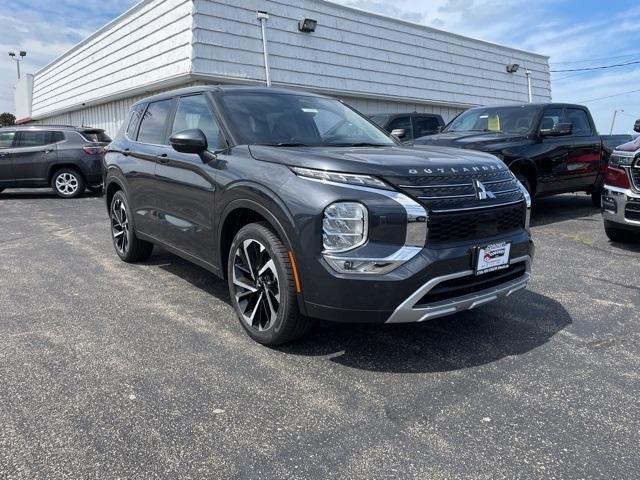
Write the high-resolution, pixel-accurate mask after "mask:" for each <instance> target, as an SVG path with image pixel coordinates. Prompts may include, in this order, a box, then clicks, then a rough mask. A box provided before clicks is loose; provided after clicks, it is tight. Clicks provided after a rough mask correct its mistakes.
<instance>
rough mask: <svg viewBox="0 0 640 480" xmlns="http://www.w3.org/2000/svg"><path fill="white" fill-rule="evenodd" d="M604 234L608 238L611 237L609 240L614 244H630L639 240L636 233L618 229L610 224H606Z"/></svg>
mask: <svg viewBox="0 0 640 480" xmlns="http://www.w3.org/2000/svg"><path fill="white" fill-rule="evenodd" d="M604 233H606V234H607V237H609V240H611V241H612V242H618V243H630V242H633V241H635V240H638V235H636V233H635V232H632V231H631V230H626V229H624V228H616V227H614V226H613V225H612V224H611V223H610V222H605V224H604Z"/></svg>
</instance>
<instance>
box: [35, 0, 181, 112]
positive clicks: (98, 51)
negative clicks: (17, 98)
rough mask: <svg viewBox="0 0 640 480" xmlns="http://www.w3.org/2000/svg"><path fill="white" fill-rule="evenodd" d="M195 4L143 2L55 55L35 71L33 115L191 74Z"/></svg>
mask: <svg viewBox="0 0 640 480" xmlns="http://www.w3.org/2000/svg"><path fill="white" fill-rule="evenodd" d="M192 6H193V4H192V0H152V1H146V2H142V3H140V4H139V5H137V6H136V7H134V9H133V10H132V11H131V12H130V13H128V14H125V15H123V16H121V17H119V18H118V19H116V20H114V21H113V22H111V23H110V24H109V25H107V26H105V27H103V28H102V29H100V30H99V31H98V32H96V33H94V34H93V35H92V36H91V37H89V39H87V40H85V41H83V42H82V43H80V44H79V45H77V46H76V47H74V48H73V49H72V50H71V51H69V52H67V53H66V54H64V55H63V56H61V57H60V58H58V59H56V60H54V61H53V62H52V63H51V64H49V65H47V66H46V67H45V68H43V69H42V70H40V71H39V72H37V73H36V75H35V79H34V86H33V110H32V114H31V116H32V118H41V117H43V116H50V115H55V114H56V112H60V111H64V110H65V109H69V108H70V107H74V106H76V107H77V106H79V105H82V104H83V103H84V104H87V105H89V104H91V103H99V102H100V101H101V99H104V100H106V99H109V97H113V96H120V97H122V96H124V95H123V94H125V93H126V92H128V91H133V90H135V89H137V88H141V87H145V86H147V85H152V84H154V83H156V82H160V81H166V79H168V78H172V77H178V76H181V75H187V74H188V73H189V71H190V69H191V59H190V58H191V39H192V35H191V25H192V17H191V13H192ZM86 110H87V112H91V111H92V110H91V109H90V108H88V109H86ZM100 115H103V114H102V113H101V114H100ZM104 115H108V112H105V113H104ZM100 121H102V120H100Z"/></svg>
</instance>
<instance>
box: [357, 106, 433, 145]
mask: <svg viewBox="0 0 640 480" xmlns="http://www.w3.org/2000/svg"><path fill="white" fill-rule="evenodd" d="M369 118H370V119H371V120H373V121H374V122H375V123H377V124H378V125H380V126H381V127H382V128H384V129H385V130H386V131H387V132H389V133H393V134H394V135H395V136H396V137H397V138H398V139H399V140H400V141H401V142H402V143H405V144H410V143H412V142H413V139H414V138H418V137H424V136H425V135H433V134H434V133H438V132H439V131H440V129H441V128H442V127H444V120H443V119H442V116H440V115H438V114H436V113H393V114H391V113H379V114H376V115H371V116H369Z"/></svg>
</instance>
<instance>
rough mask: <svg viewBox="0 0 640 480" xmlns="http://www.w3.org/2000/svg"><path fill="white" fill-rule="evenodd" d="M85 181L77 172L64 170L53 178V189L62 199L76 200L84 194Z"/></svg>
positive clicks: (56, 173)
mask: <svg viewBox="0 0 640 480" xmlns="http://www.w3.org/2000/svg"><path fill="white" fill-rule="evenodd" d="M84 186H85V185H84V179H83V178H82V175H80V173H79V172H78V171H77V170H74V169H72V168H62V169H60V170H58V171H57V172H55V173H54V174H53V177H51V188H52V189H53V191H54V192H55V193H56V194H57V195H58V196H59V197H62V198H76V197H78V196H79V195H80V194H81V193H82V192H84Z"/></svg>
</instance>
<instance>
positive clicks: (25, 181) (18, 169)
mask: <svg viewBox="0 0 640 480" xmlns="http://www.w3.org/2000/svg"><path fill="white" fill-rule="evenodd" d="M14 145H15V147H14V148H13V150H12V152H11V162H12V163H13V174H14V176H15V179H16V186H19V185H23V186H25V187H30V186H43V185H46V184H47V183H48V175H49V169H50V167H51V165H53V164H54V163H56V158H57V147H56V144H55V138H54V136H53V132H50V131H47V130H23V131H19V132H18V133H17V139H16V142H15V143H14Z"/></svg>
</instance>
